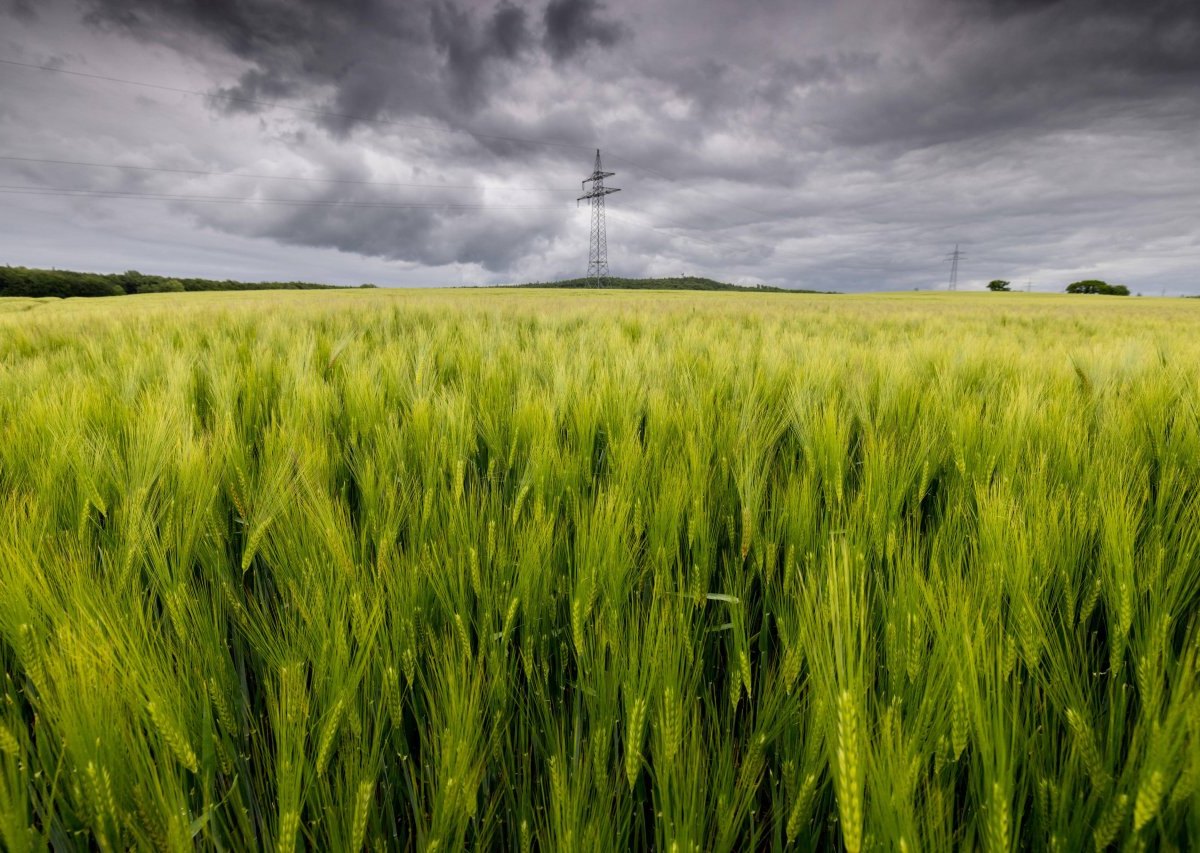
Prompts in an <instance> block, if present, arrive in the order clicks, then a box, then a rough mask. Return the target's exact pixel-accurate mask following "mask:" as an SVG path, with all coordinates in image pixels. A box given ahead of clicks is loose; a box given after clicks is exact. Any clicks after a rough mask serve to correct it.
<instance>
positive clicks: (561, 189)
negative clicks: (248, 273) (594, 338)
mask: <svg viewBox="0 0 1200 853" xmlns="http://www.w3.org/2000/svg"><path fill="white" fill-rule="evenodd" d="M0 160H7V161H10V162H17V163H43V164H48V165H57V166H88V167H94V168H99V169H128V170H131V171H135V172H166V173H170V174H175V175H198V176H204V177H221V178H251V179H254V180H269V181H297V182H303V183H314V184H350V185H354V186H365V187H408V188H415V189H431V190H484V189H489V188H488V187H481V186H478V185H476V184H412V183H403V182H398V181H360V180H352V179H349V178H304V177H299V176H296V175H254V174H249V173H246V172H216V171H205V170H201V169H170V168H165V167H162V166H128V165H125V164H123V163H93V162H89V161H84V160H49V159H45V158H41V157H17V156H15V155H8V154H0ZM496 189H502V190H504V191H506V192H507V191H508V190H520V191H523V192H554V193H559V192H562V193H565V192H570V191H571V190H568V189H566V188H564V187H496Z"/></svg>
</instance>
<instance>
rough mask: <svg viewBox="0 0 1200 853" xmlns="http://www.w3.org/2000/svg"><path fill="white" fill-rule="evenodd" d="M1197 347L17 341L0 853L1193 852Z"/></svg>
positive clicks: (142, 315)
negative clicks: (467, 852)
mask: <svg viewBox="0 0 1200 853" xmlns="http://www.w3.org/2000/svg"><path fill="white" fill-rule="evenodd" d="M1198 604H1200V303H1197V302H1190V301H1184V300H1137V299H1124V300H1119V299H1106V298H1104V297H1048V296H1042V297H1038V296H1026V295H1021V294H983V295H972V294H952V295H951V294H948V295H942V296H935V295H921V294H909V295H902V296H890V297H889V296H864V297H850V296H842V297H835V296H825V297H822V296H792V295H767V294H745V295H743V294H685V293H675V294H653V293H617V292H591V293H578V292H554V293H550V292H539V291H521V292H504V291H477V292H469V291H455V292H413V291H408V292H388V291H364V292H350V293H339V292H328V293H254V294H163V295H154V296H139V297H126V298H124V299H115V300H107V299H93V300H65V301H57V300H46V301H38V300H24V299H11V300H0V663H2V664H3V669H4V683H3V685H0V696H2V700H0V847H3V848H4V849H7V850H12V851H24V850H43V849H48V848H53V849H56V850H72V849H98V850H101V851H110V850H126V849H147V850H149V849H166V850H186V849H202V850H259V849H263V850H265V849H275V850H278V851H293V850H300V849H308V850H338V851H354V850H360V849H371V850H413V851H454V850H461V849H464V848H467V849H504V850H519V851H523V853H527V851H534V850H537V851H577V850H578V851H598V853H599V852H600V851H603V853H609V851H615V850H626V849H637V850H658V851H670V852H671V853H675V851H680V853H682V852H683V851H693V850H703V851H710V850H711V851H742V850H825V849H840V848H844V849H846V850H848V851H851V853H857V851H864V850H901V851H921V850H948V849H979V850H987V851H1002V850H1013V849H1018V848H1036V849H1046V850H1061V851H1073V850H1104V849H1109V848H1112V849H1132V850H1139V849H1148V850H1172V849H1183V848H1187V847H1188V846H1189V844H1190V840H1191V839H1193V838H1200V792H1198V786H1197V781H1198V777H1200V690H1198V686H1197V679H1198V677H1200V622H1198V615H1197V614H1198V609H1200V608H1198V606H1197V605H1198Z"/></svg>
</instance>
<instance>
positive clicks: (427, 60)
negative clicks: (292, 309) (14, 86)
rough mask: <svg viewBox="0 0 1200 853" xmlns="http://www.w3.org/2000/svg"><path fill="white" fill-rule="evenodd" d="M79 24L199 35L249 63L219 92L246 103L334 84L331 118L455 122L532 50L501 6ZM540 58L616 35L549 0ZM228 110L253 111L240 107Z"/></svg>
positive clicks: (116, 4) (88, 0)
mask: <svg viewBox="0 0 1200 853" xmlns="http://www.w3.org/2000/svg"><path fill="white" fill-rule="evenodd" d="M82 2H83V3H84V6H85V8H87V9H88V19H89V20H90V21H92V22H93V23H94V24H95V25H97V26H101V27H110V28H117V29H120V30H123V31H125V32H128V33H129V34H131V35H134V36H136V37H138V38H141V39H144V40H146V41H158V40H162V39H164V37H168V36H167V34H170V33H172V32H174V33H175V39H176V43H177V45H179V46H181V47H182V48H183V49H187V42H188V41H190V40H191V39H192V38H193V37H196V36H198V37H199V38H200V39H201V40H202V41H204V42H207V43H209V44H214V45H216V46H218V47H219V48H222V49H224V50H227V51H228V52H229V53H231V54H232V55H234V56H236V57H238V58H239V59H242V60H245V61H247V62H250V63H252V64H253V66H254V67H253V68H251V69H250V70H248V71H246V72H244V73H243V74H242V76H241V78H240V79H239V80H238V82H237V84H236V85H235V86H233V87H230V88H226V89H224V90H222V92H223V93H224V94H227V95H231V96H235V97H238V98H243V99H247V100H257V99H268V98H270V97H278V96H281V95H286V96H291V95H294V94H296V93H297V92H299V91H302V90H304V89H306V88H307V89H310V90H318V89H319V88H321V87H332V89H333V91H334V96H333V101H332V103H331V104H330V105H329V106H330V112H336V113H340V114H341V115H342V116H343V117H342V118H340V119H332V120H331V123H332V125H333V126H335V127H337V128H338V129H341V130H347V129H349V128H350V127H352V126H353V125H354V124H355V123H356V119H357V118H361V119H363V120H366V121H370V120H373V119H376V118H379V117H382V116H392V117H397V116H408V115H428V116H437V117H439V118H443V119H452V118H461V117H462V116H463V115H470V114H471V113H473V112H475V111H476V110H478V109H479V108H481V107H482V106H484V105H485V104H486V102H487V100H488V98H489V96H490V95H491V94H493V92H494V91H495V89H496V88H498V87H499V86H501V85H502V84H503V82H504V78H505V74H506V72H507V70H508V68H509V66H512V65H513V64H514V63H517V62H519V60H520V59H521V57H522V55H523V54H525V53H526V52H527V51H529V50H530V49H531V48H532V47H535V46H536V45H537V44H538V41H537V39H536V38H535V36H534V34H533V32H532V31H531V27H530V16H529V14H528V12H527V10H526V9H525V8H523V7H520V6H517V5H514V4H513V3H511V2H508V0H501V1H500V2H498V3H495V4H486V5H482V6H481V5H479V4H475V3H467V4H460V3H456V2H453V0H405V2H387V0H358V2H341V0H243V2H233V0H175V1H174V2H168V3H162V2H154V0H82ZM544 19H545V26H546V32H545V36H544V39H543V42H544V44H545V48H546V50H548V51H550V52H551V54H552V55H553V56H554V57H555V58H556V59H564V58H566V57H569V56H571V55H573V54H575V53H577V52H578V51H580V50H582V49H583V48H584V47H586V46H588V45H590V44H595V45H600V46H609V45H612V44H614V43H615V42H616V41H617V40H618V39H619V38H620V36H621V34H622V33H623V30H622V28H621V27H620V26H618V25H616V24H614V23H612V22H610V21H608V20H606V19H605V18H604V17H603V14H602V9H601V7H600V6H599V5H598V4H597V3H596V2H595V0H551V2H550V4H549V5H548V6H547V7H546V9H545V14H544ZM236 108H237V109H241V110H245V109H253V105H252V104H247V103H245V102H244V101H243V102H242V103H241V104H239V105H238V106H237V107H236Z"/></svg>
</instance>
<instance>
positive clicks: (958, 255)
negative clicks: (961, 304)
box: [946, 243, 967, 290]
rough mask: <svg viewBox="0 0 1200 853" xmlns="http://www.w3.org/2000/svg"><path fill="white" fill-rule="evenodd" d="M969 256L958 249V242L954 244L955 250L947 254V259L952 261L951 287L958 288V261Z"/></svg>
mask: <svg viewBox="0 0 1200 853" xmlns="http://www.w3.org/2000/svg"><path fill="white" fill-rule="evenodd" d="M966 257H967V256H966V255H964V254H963V253H962V252H960V251H959V250H958V244H957V243H955V244H954V251H953V252H951V253H950V254H949V255H946V260H948V261H949V262H950V289H951V290H958V262H959V261H961V260H963V259H965V258H966Z"/></svg>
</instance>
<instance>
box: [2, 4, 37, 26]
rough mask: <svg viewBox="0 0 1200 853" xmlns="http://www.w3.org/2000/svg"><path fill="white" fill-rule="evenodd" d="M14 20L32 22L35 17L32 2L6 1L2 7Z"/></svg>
mask: <svg viewBox="0 0 1200 853" xmlns="http://www.w3.org/2000/svg"><path fill="white" fill-rule="evenodd" d="M3 8H5V9H6V10H7V11H8V12H9V13H11V14H12V16H13V17H15V18H21V19H24V20H26V21H32V20H34V19H35V18H36V17H37V10H36V8H35V7H34V4H33V0H6V2H5V4H4V7H3Z"/></svg>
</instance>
